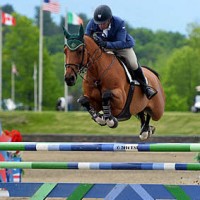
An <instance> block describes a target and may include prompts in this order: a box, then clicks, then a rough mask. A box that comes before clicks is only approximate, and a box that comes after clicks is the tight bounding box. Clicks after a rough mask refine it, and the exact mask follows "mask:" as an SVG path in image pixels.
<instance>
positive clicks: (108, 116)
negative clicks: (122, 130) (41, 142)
mask: <svg viewBox="0 0 200 200" xmlns="http://www.w3.org/2000/svg"><path fill="white" fill-rule="evenodd" d="M111 99H112V93H111V91H105V92H104V93H103V94H102V107H103V117H104V119H105V121H106V124H107V125H108V126H109V127H110V128H116V127H117V126H118V120H117V119H116V118H115V117H114V116H113V115H112V113H111V107H110V101H111Z"/></svg>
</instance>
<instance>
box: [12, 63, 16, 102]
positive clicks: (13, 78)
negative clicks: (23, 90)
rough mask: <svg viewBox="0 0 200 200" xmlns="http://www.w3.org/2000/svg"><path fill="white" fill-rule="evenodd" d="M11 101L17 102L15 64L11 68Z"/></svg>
mask: <svg viewBox="0 0 200 200" xmlns="http://www.w3.org/2000/svg"><path fill="white" fill-rule="evenodd" d="M11 99H12V100H13V102H15V72H14V63H12V67H11Z"/></svg>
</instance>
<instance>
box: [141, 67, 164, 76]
mask: <svg viewBox="0 0 200 200" xmlns="http://www.w3.org/2000/svg"><path fill="white" fill-rule="evenodd" d="M142 67H143V68H146V69H148V70H149V71H151V72H152V73H154V74H155V75H156V76H157V77H158V79H160V75H159V74H158V72H156V71H155V70H153V69H151V68H150V67H147V66H142Z"/></svg>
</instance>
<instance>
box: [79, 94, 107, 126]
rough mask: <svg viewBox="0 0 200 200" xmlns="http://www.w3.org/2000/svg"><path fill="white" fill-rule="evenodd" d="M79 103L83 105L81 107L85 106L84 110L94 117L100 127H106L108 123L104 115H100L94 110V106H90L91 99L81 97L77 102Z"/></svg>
mask: <svg viewBox="0 0 200 200" xmlns="http://www.w3.org/2000/svg"><path fill="white" fill-rule="evenodd" d="M77 102H78V103H80V104H81V106H83V107H84V108H86V109H87V111H88V112H89V113H90V115H91V116H92V119H93V120H94V121H95V122H96V123H98V124H99V125H101V126H105V125H106V122H105V120H104V118H103V115H102V114H100V113H97V112H96V111H95V110H94V108H93V107H92V106H90V103H89V99H88V97H86V96H81V97H80V98H79V99H78V100H77Z"/></svg>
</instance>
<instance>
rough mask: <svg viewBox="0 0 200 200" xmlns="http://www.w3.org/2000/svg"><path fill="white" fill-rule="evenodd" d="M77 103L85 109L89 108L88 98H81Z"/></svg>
mask: <svg viewBox="0 0 200 200" xmlns="http://www.w3.org/2000/svg"><path fill="white" fill-rule="evenodd" d="M77 102H78V103H80V104H81V106H83V107H86V108H87V107H89V106H90V102H89V98H88V97H86V96H81V97H80V98H79V99H78V100H77Z"/></svg>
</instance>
